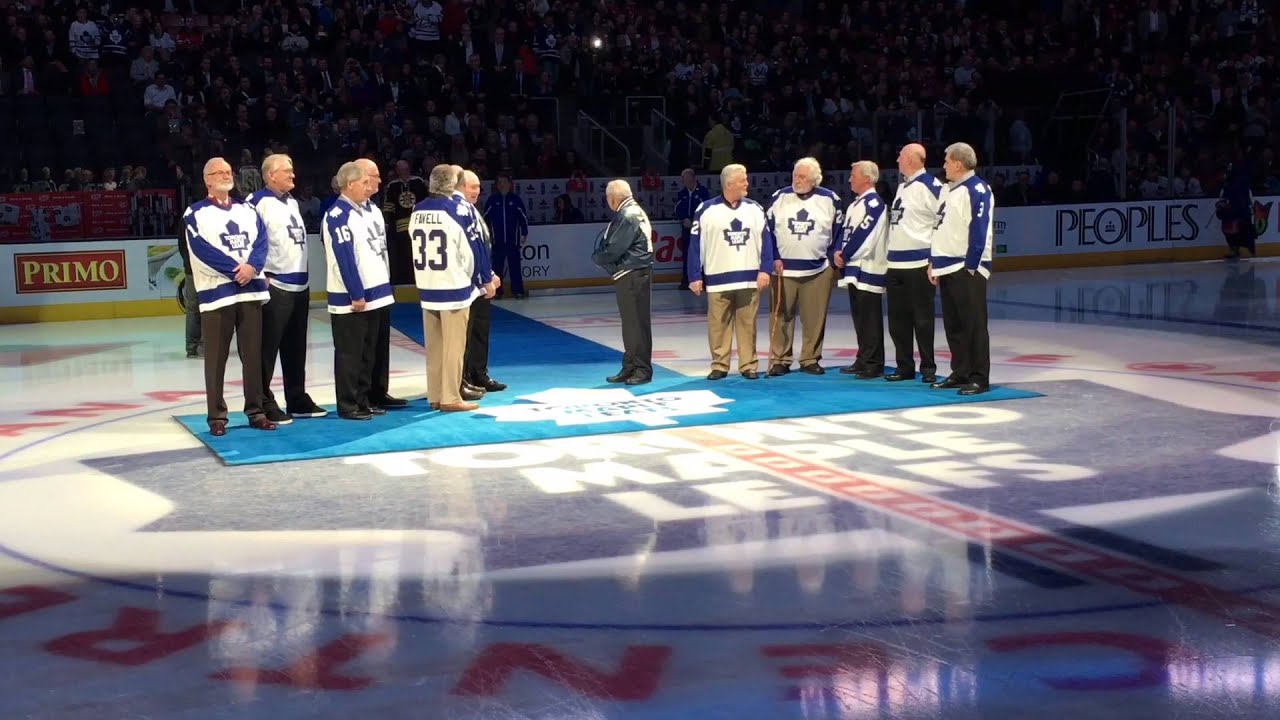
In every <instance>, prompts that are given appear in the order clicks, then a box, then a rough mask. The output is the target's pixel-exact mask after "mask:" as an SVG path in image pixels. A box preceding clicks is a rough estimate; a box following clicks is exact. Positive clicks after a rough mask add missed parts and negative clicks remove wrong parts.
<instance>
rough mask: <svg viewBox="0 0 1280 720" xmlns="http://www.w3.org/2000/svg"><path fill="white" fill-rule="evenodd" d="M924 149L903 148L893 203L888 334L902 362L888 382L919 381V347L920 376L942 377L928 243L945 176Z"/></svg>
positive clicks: (931, 379)
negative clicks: (928, 163)
mask: <svg viewBox="0 0 1280 720" xmlns="http://www.w3.org/2000/svg"><path fill="white" fill-rule="evenodd" d="M924 163H925V149H924V146H923V145H917V144H915V143H912V144H910V145H907V146H906V147H904V148H902V151H901V152H900V153H898V172H900V173H901V174H902V181H901V184H900V185H898V192H897V195H896V196H895V197H894V199H893V206H892V207H891V208H889V271H888V273H887V274H886V275H885V295H886V299H887V300H888V302H889V337H890V338H892V339H893V348H894V351H895V352H896V353H897V367H896V368H895V370H894V372H892V373H891V374H889V375H885V377H884V379H885V380H888V381H889V382H899V381H902V380H914V379H915V376H916V363H915V353H913V352H912V338H913V336H914V339H915V343H914V344H915V347H916V348H917V349H918V350H919V351H920V376H921V377H920V379H921V381H922V382H925V383H929V384H932V383H934V382H936V381H937V377H936V373H937V370H938V365H937V363H936V362H935V361H934V359H933V334H934V320H933V298H934V296H935V295H936V293H935V292H934V288H933V285H932V284H930V282H929V271H928V265H929V247H930V245H931V243H932V239H933V226H934V224H935V223H936V221H937V216H938V206H939V204H940V203H941V201H940V200H939V198H940V196H941V194H942V181H940V180H938V178H936V177H934V176H933V175H930V174H929V172H928V171H926V170H925V167H924Z"/></svg>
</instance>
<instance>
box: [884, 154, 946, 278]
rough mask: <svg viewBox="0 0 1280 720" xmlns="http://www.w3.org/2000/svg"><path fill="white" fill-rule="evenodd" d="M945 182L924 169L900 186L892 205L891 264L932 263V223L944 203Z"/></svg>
mask: <svg viewBox="0 0 1280 720" xmlns="http://www.w3.org/2000/svg"><path fill="white" fill-rule="evenodd" d="M941 196H942V181H941V180H939V179H938V178H936V177H934V176H933V175H930V174H929V173H928V172H927V171H925V170H924V169H923V168H921V169H920V170H918V171H916V173H915V174H914V175H912V176H911V177H909V178H907V179H906V180H904V181H903V182H902V184H901V185H899V186H898V194H897V196H896V197H894V199H893V207H891V208H889V267H890V268H891V269H894V270H905V269H908V268H920V267H924V266H926V265H928V264H929V246H930V244H931V242H932V240H933V226H934V224H935V222H936V221H937V218H938V206H939V205H940V204H941V200H940V198H941Z"/></svg>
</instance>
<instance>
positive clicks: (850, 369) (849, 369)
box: [840, 363, 863, 375]
mask: <svg viewBox="0 0 1280 720" xmlns="http://www.w3.org/2000/svg"><path fill="white" fill-rule="evenodd" d="M862 371H863V367H862V366H861V365H859V364H857V363H854V364H852V365H845V366H844V367H842V368H840V374H841V375H857V374H858V373H860V372H862Z"/></svg>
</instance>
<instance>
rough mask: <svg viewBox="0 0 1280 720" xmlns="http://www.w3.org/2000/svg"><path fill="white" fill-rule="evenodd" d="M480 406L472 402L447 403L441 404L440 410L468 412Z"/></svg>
mask: <svg viewBox="0 0 1280 720" xmlns="http://www.w3.org/2000/svg"><path fill="white" fill-rule="evenodd" d="M479 408H480V406H479V405H478V404H476V403H473V402H460V403H449V404H448V405H441V406H440V412H470V411H472V410H477V409H479Z"/></svg>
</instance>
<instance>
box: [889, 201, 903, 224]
mask: <svg viewBox="0 0 1280 720" xmlns="http://www.w3.org/2000/svg"><path fill="white" fill-rule="evenodd" d="M906 211H907V210H906V208H904V207H902V198H894V199H893V207H891V208H889V224H890V225H897V224H898V223H900V222H902V215H903V213H905V212H906Z"/></svg>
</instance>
